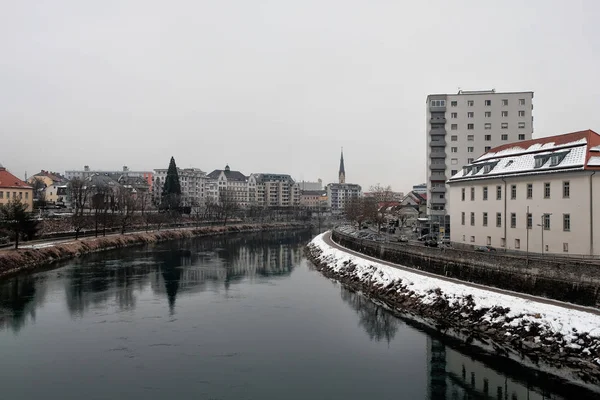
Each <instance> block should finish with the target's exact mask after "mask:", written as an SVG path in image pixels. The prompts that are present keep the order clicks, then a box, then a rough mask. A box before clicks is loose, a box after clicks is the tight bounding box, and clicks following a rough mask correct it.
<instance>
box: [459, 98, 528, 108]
mask: <svg viewBox="0 0 600 400" xmlns="http://www.w3.org/2000/svg"><path fill="white" fill-rule="evenodd" d="M484 104H485V106H486V107H491V106H492V100H490V99H486V100H484ZM502 105H503V106H508V99H502ZM519 105H520V106H524V105H525V99H519ZM450 106H452V107H457V106H458V101H456V100H454V101H451V102H450ZM467 106H469V107H473V106H475V100H467Z"/></svg>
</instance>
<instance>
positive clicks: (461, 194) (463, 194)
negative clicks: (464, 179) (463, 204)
mask: <svg viewBox="0 0 600 400" xmlns="http://www.w3.org/2000/svg"><path fill="white" fill-rule="evenodd" d="M460 197H461V200H462V201H465V188H461V189H460Z"/></svg>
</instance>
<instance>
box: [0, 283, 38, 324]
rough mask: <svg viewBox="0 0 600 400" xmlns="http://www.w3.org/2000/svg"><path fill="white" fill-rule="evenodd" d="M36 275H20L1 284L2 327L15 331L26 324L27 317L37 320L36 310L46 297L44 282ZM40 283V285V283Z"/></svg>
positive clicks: (0, 319)
mask: <svg viewBox="0 0 600 400" xmlns="http://www.w3.org/2000/svg"><path fill="white" fill-rule="evenodd" d="M37 281H38V279H36V278H35V277H34V276H31V275H29V276H18V277H15V278H13V279H11V280H10V281H8V282H6V283H4V284H3V285H1V286H0V328H1V329H4V328H11V329H12V330H13V331H14V332H15V333H17V332H19V331H20V330H21V328H22V327H23V326H24V325H25V322H26V320H27V317H29V318H30V319H31V320H32V321H35V312H36V308H37V307H38V305H39V304H41V303H43V301H44V298H45V292H46V291H45V284H44V282H37ZM38 284H39V285H38Z"/></svg>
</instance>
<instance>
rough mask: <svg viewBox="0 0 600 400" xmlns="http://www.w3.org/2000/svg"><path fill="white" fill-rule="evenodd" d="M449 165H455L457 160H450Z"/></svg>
mask: <svg viewBox="0 0 600 400" xmlns="http://www.w3.org/2000/svg"><path fill="white" fill-rule="evenodd" d="M450 164H452V165H456V164H458V158H453V159H451V160H450Z"/></svg>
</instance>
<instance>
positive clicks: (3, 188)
mask: <svg viewBox="0 0 600 400" xmlns="http://www.w3.org/2000/svg"><path fill="white" fill-rule="evenodd" d="M13 198H18V199H20V200H21V202H23V203H25V204H27V211H32V210H33V188H32V187H31V186H29V185H28V184H27V183H25V182H23V181H22V180H20V179H19V178H17V177H16V176H14V175H13V174H11V173H10V172H8V170H7V169H6V168H4V167H3V166H2V164H0V204H6V203H8V202H9V201H11V200H12V199H13Z"/></svg>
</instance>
